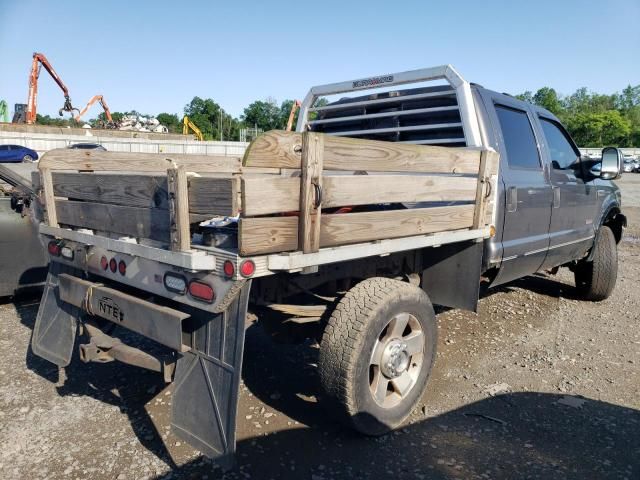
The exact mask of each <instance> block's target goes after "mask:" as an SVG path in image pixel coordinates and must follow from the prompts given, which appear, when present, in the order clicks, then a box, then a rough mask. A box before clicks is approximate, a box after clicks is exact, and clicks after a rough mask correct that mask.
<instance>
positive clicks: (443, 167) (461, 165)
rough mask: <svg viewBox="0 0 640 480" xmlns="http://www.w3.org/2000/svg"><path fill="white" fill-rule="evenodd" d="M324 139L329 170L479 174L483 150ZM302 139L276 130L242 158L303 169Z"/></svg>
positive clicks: (260, 164) (262, 164)
mask: <svg viewBox="0 0 640 480" xmlns="http://www.w3.org/2000/svg"><path fill="white" fill-rule="evenodd" d="M323 136H324V168H325V169H326V170H363V171H370V172H424V173H472V174H477V173H478V165H479V162H480V151H479V150H478V149H474V148H451V147H436V146H432V145H412V144H406V143H393V142H382V141H376V140H362V139H357V138H348V137H335V136H331V135H323ZM301 152H302V137H301V135H300V134H299V133H293V132H283V131H279V130H273V131H270V132H267V133H264V134H262V135H261V136H259V137H258V138H256V139H255V140H254V141H253V142H252V143H251V145H250V146H249V148H248V149H247V151H246V152H245V156H244V159H243V165H245V166H248V167H275V168H300V166H301V158H302V157H301Z"/></svg>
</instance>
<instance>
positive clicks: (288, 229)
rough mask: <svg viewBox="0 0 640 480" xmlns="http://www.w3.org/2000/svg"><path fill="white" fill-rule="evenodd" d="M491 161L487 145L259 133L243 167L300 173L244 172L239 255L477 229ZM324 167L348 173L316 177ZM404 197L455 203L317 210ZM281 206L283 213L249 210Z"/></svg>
mask: <svg viewBox="0 0 640 480" xmlns="http://www.w3.org/2000/svg"><path fill="white" fill-rule="evenodd" d="M497 160H498V156H497V154H496V153H495V152H493V151H488V150H480V149H469V148H447V147H433V146H420V145H410V144H400V143H391V142H381V141H372V140H361V139H354V138H345V137H334V136H330V135H322V134H318V133H315V132H305V133H302V134H299V133H288V132H280V131H271V132H267V133H266V134H264V135H261V136H260V137H258V138H257V139H256V140H255V141H254V142H253V143H252V144H251V145H250V146H249V148H248V149H247V151H246V153H245V156H244V159H243V166H245V167H252V166H254V167H256V166H257V167H267V166H270V167H275V166H277V167H281V168H300V169H301V178H300V179H297V178H269V179H256V178H246V179H243V183H242V205H243V215H242V218H241V219H240V230H239V235H238V237H239V250H240V254H241V255H260V254H266V253H276V252H282V251H294V250H300V251H302V252H303V253H313V252H317V251H318V250H319V248H321V247H329V246H336V245H348V244H355V243H359V242H368V241H372V240H382V239H387V238H399V237H405V236H412V235H419V234H427V233H435V232H441V231H446V230H459V229H464V228H469V229H480V228H481V227H484V225H485V221H486V219H487V213H486V212H487V205H488V203H489V202H490V200H491V198H490V197H491V193H492V191H491V189H490V186H491V185H492V182H493V180H494V177H495V175H496V174H497V168H498V162H497ZM323 169H325V170H338V171H339V170H343V171H351V172H353V173H355V175H354V174H352V175H323V171H322V170H323ZM369 172H375V173H378V172H379V173H381V174H380V175H377V174H373V175H369V174H368V173H369ZM392 173H395V174H392ZM359 174H360V175H359ZM471 175H473V177H471ZM312 187H313V188H312ZM297 191H299V194H297ZM410 202H458V204H455V205H450V206H440V205H438V204H436V205H437V206H433V207H429V208H413V209H405V208H402V207H396V209H394V210H388V209H387V210H383V211H365V212H356V213H330V214H327V213H326V209H328V208H332V207H344V206H348V207H354V206H360V205H369V204H372V205H375V204H378V205H379V204H397V203H410ZM298 205H299V207H298ZM373 209H375V207H373ZM323 210H324V211H323ZM286 212H290V215H289V216H281V215H279V216H272V217H257V216H258V215H274V214H278V213H280V214H282V213H286ZM296 213H297V215H296ZM291 214H293V215H294V216H291ZM252 216H253V217H254V218H252Z"/></svg>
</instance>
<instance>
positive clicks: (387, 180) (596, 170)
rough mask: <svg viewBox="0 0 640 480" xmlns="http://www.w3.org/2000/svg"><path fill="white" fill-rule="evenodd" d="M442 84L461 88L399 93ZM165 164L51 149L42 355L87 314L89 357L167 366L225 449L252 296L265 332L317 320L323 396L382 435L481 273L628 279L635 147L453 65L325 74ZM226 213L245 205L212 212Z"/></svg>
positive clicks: (185, 404)
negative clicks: (603, 138) (274, 110)
mask: <svg viewBox="0 0 640 480" xmlns="http://www.w3.org/2000/svg"><path fill="white" fill-rule="evenodd" d="M430 81H438V82H440V83H445V85H435V86H426V87H423V86H420V87H415V86H414V88H398V87H400V86H402V85H407V84H411V83H413V84H416V83H421V82H430ZM370 89H374V90H375V89H377V90H378V91H377V93H369V94H363V93H362V91H365V90H370ZM337 95H347V96H343V97H341V98H335V97H336V96H337ZM348 95H351V96H348ZM319 98H327V100H328V103H325V104H320V105H319V104H317V100H318V99H319ZM312 114H313V115H312ZM165 157H166V156H162V155H160V156H158V155H155V156H154V155H152V154H145V155H142V154H135V155H134V154H127V155H125V154H118V153H115V152H114V153H111V152H90V153H86V154H85V153H83V154H82V155H79V154H77V153H74V152H69V151H58V152H55V151H54V152H51V153H49V154H47V155H45V156H44V157H43V159H42V160H41V161H40V166H39V168H40V173H41V179H40V184H41V185H42V189H43V191H42V193H41V195H42V197H44V198H45V199H46V201H45V207H46V209H47V215H46V220H45V221H44V222H43V223H42V224H41V225H40V233H41V234H42V235H43V236H44V239H45V242H46V243H48V252H49V254H50V259H51V267H50V271H49V276H48V279H47V285H46V287H45V293H44V296H43V299H42V302H41V304H40V309H39V312H38V315H37V319H36V324H35V327H34V333H33V338H32V347H33V351H34V353H35V354H37V355H39V356H42V357H43V358H46V359H48V360H50V361H51V362H53V363H55V364H57V365H60V366H66V365H67V364H68V363H69V362H70V361H71V357H72V350H73V346H74V342H75V339H76V331H77V328H78V325H80V326H81V327H82V328H81V331H82V334H83V337H84V339H83V340H82V341H81V342H82V343H81V344H80V346H79V347H80V348H79V351H80V358H81V360H83V361H85V362H89V361H95V362H106V361H113V360H118V361H122V362H126V363H130V364H133V365H138V366H140V367H144V368H147V369H150V370H155V371H157V372H161V373H162V374H163V375H164V378H165V379H166V381H174V382H175V384H174V385H175V386H174V390H173V400H172V416H173V418H172V426H173V428H174V432H175V433H176V434H177V435H178V436H180V437H181V438H183V439H185V440H187V441H188V442H190V443H191V444H192V445H194V446H195V447H196V448H198V449H199V450H200V451H202V452H203V453H204V454H206V455H208V456H211V457H219V458H221V459H222V458H229V456H230V455H231V454H233V452H234V451H235V415H236V409H237V400H238V388H239V380H240V369H241V365H242V352H243V342H244V322H245V317H246V313H247V309H248V307H249V306H250V307H251V308H252V309H254V311H256V312H258V317H259V320H260V321H262V322H265V323H266V325H267V326H268V327H269V329H270V330H271V331H278V330H279V329H280V330H281V329H284V328H290V326H291V325H300V326H301V327H305V328H306V327H309V325H313V326H314V327H315V328H310V329H307V330H306V331H307V332H309V334H310V335H313V336H314V337H315V338H316V339H317V340H318V343H319V347H320V352H319V362H318V370H319V377H320V382H321V387H322V400H323V402H324V403H325V404H326V405H327V407H328V408H329V410H330V411H332V412H333V413H335V415H336V417H337V418H339V419H341V420H343V421H344V422H345V423H347V424H349V425H350V426H352V427H354V428H355V429H356V430H358V431H360V432H362V433H364V434H368V435H379V434H383V433H385V432H388V431H389V430H390V429H393V428H395V427H397V426H398V425H400V424H401V423H402V422H403V421H404V420H405V419H406V417H407V416H408V415H409V413H410V412H411V410H412V409H413V408H414V407H415V405H416V404H417V402H418V401H419V399H420V397H421V395H422V393H423V392H424V390H425V388H426V386H427V380H428V377H429V373H430V371H431V369H432V366H433V362H434V359H435V349H436V344H437V338H436V337H437V326H436V321H435V314H434V310H433V307H432V304H439V305H444V306H448V307H457V308H465V309H470V310H475V309H476V308H477V303H478V299H479V291H480V285H481V283H485V284H487V285H488V286H493V285H499V284H502V283H505V282H509V281H511V280H514V279H517V278H520V277H523V276H526V275H530V274H533V273H535V272H539V271H550V272H554V271H556V270H557V268H559V267H567V268H569V269H571V270H572V271H573V272H574V273H575V279H576V286H577V294H578V295H579V296H581V297H582V298H584V299H586V300H592V301H598V300H603V299H605V298H607V297H608V296H609V295H610V294H611V292H612V290H613V288H614V285H615V281H616V273H617V253H616V252H617V243H618V242H619V241H620V239H621V237H622V230H623V227H624V226H625V225H626V219H625V217H624V215H623V214H622V213H621V201H620V193H619V190H618V188H617V187H616V186H615V185H614V184H613V183H612V182H611V180H612V179H615V178H617V177H618V176H619V175H620V172H621V167H622V156H621V153H620V152H619V151H618V150H617V149H616V148H605V149H604V150H603V155H602V160H601V161H598V162H597V163H596V162H594V161H592V160H588V159H586V158H582V157H581V156H580V153H579V151H578V148H577V147H576V145H575V144H574V142H573V141H572V139H571V138H570V136H569V135H568V134H567V132H566V130H565V129H564V127H563V126H562V125H561V123H560V122H559V121H558V119H557V118H555V117H554V116H553V115H552V114H551V113H549V112H548V111H546V110H544V109H541V108H538V107H535V106H532V105H530V104H528V103H524V102H522V101H519V100H517V99H515V98H513V97H511V96H509V95H506V94H501V93H497V92H493V91H490V90H487V89H485V88H483V87H480V86H479V85H475V84H470V83H468V82H466V81H465V80H464V79H463V78H462V77H461V76H460V75H459V74H458V73H457V72H456V71H455V69H453V68H452V67H451V66H448V65H447V66H442V67H434V68H429V69H423V70H416V71H410V72H402V73H397V74H391V75H383V76H378V77H372V78H366V79H358V80H353V81H349V82H340V83H336V84H331V85H323V86H318V87H314V88H312V89H311V90H310V92H309V94H308V95H307V97H306V98H305V100H304V102H303V103H302V107H301V109H300V118H299V122H298V126H297V132H268V133H266V134H264V135H262V136H261V137H258V138H257V139H256V140H255V141H254V142H253V143H252V144H251V146H250V147H249V148H248V150H247V152H246V153H245V155H244V158H243V159H239V158H229V159H223V158H215V159H213V158H212V159H203V158H191V159H189V158H186V157H184V158H183V157H180V156H177V155H176V156H171V158H170V159H169V160H170V162H167V158H165ZM214 164H215V165H214ZM216 169H217V170H216ZM103 171H107V173H106V174H105V173H103ZM57 172H60V173H57ZM140 172H146V173H145V175H147V176H144V175H142V174H141V173H140ZM187 172H193V173H187ZM198 172H200V173H198ZM211 173H214V174H215V175H211ZM239 198H241V199H242V208H238V207H237V200H238V199H239ZM196 207H197V208H199V209H200V210H197V209H196ZM214 207H215V211H216V212H217V215H218V216H219V215H220V212H223V213H224V214H227V213H228V212H231V213H230V215H231V217H228V218H225V219H224V221H220V219H219V218H217V217H216V220H215V221H205V222H201V221H200V220H201V217H199V216H198V214H202V213H203V212H204V213H209V212H211V211H213V209H214ZM223 207H224V208H223ZM234 215H235V217H233V216H234ZM232 217H233V218H236V220H237V219H238V218H239V220H238V223H237V224H236V223H234V219H233V218H232ZM105 219H108V221H106V220H105ZM105 322H106V323H107V324H110V325H112V324H114V323H115V324H117V325H119V326H121V327H125V328H127V329H129V330H132V331H135V332H137V333H139V334H141V335H143V336H146V337H148V338H151V339H153V340H155V341H156V342H158V343H160V344H163V345H165V346H167V347H169V349H170V352H171V353H170V355H168V356H162V357H158V356H154V355H153V354H150V353H148V352H144V351H142V350H140V349H138V348H136V347H134V346H131V345H125V344H124V343H122V342H121V341H120V340H119V339H118V338H115V337H112V336H111V329H107V328H103V327H104V324H105Z"/></svg>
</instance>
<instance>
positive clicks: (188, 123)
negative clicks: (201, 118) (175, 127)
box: [182, 115, 204, 142]
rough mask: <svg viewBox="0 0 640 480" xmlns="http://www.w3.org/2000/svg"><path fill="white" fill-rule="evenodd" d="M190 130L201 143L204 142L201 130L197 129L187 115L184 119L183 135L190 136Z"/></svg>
mask: <svg viewBox="0 0 640 480" xmlns="http://www.w3.org/2000/svg"><path fill="white" fill-rule="evenodd" d="M189 130H191V131H193V133H194V134H195V136H196V137H197V138H198V140H200V141H201V142H202V141H203V140H204V136H203V135H202V132H201V131H200V129H199V128H198V127H196V124H195V123H193V122H192V121H191V120H189V117H187V116H186V115H185V116H184V118H183V119H182V134H183V135H189Z"/></svg>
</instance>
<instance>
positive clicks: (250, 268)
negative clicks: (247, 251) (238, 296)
mask: <svg viewBox="0 0 640 480" xmlns="http://www.w3.org/2000/svg"><path fill="white" fill-rule="evenodd" d="M254 273H256V264H255V263H253V260H245V261H244V262H242V263H241V264H240V275H242V276H243V277H250V276H251V275H253V274H254Z"/></svg>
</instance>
